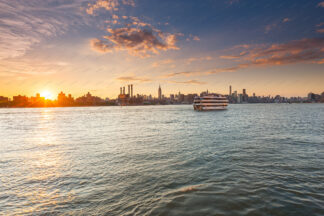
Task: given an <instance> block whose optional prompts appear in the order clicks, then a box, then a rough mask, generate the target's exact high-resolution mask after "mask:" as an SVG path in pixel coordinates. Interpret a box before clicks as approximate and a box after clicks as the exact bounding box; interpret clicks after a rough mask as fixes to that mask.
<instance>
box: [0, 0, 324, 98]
mask: <svg viewBox="0 0 324 216" xmlns="http://www.w3.org/2000/svg"><path fill="white" fill-rule="evenodd" d="M0 5H1V7H0V8H1V9H0V13H1V14H2V15H3V18H2V20H1V22H0V29H1V31H0V32H1V33H0V41H1V43H0V95H5V96H8V97H12V96H14V95H18V94H25V95H28V96H32V95H35V93H37V92H40V93H41V94H42V95H43V96H45V97H48V98H50V97H54V96H56V95H57V94H59V92H60V91H63V92H69V93H71V94H72V95H75V96H76V97H79V96H82V95H83V94H84V92H88V91H89V92H92V93H93V94H95V95H98V96H100V97H109V98H117V97H118V93H119V89H118V88H119V86H125V85H126V86H127V85H129V84H130V83H133V84H134V85H136V86H137V87H138V89H141V92H142V93H143V94H150V93H151V92H156V86H157V85H159V84H161V87H162V88H164V87H165V86H167V88H164V90H163V93H164V94H165V95H169V94H172V93H174V92H179V91H181V92H183V93H185V94H189V93H194V92H202V91H205V90H206V89H209V90H210V91H213V92H219V93H222V94H227V92H228V90H227V89H228V86H229V85H232V86H235V89H243V88H246V87H248V88H249V91H250V92H254V93H255V94H257V95H278V94H279V95H281V96H285V97H291V96H300V97H305V95H307V94H308V93H309V92H317V93H321V92H322V90H323V89H322V85H323V84H322V83H324V73H323V71H324V64H323V63H324V37H323V36H324V35H323V33H324V29H323V28H324V15H323V14H324V2H323V1H315V0H311V1H308V0H302V1H298V2H296V1H285V2H282V1H272V2H271V3H268V2H266V1H258V2H255V1H251V0H245V1H243V0H223V1H204V2H199V3H198V2H197V1H191V0H190V1H183V0H177V1H148V0H142V1H139V0H73V1H69V2H63V1H54V0H53V1H52V0H42V1H41V0H31V1H22V2H21V1H16V0H14V1H9V2H8V1H4V0H2V1H1V0H0ZM154 94H156V93H154Z"/></svg>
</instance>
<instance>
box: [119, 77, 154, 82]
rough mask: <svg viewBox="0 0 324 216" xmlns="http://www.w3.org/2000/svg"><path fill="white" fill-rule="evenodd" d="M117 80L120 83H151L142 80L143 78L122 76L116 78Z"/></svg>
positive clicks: (145, 79)
mask: <svg viewBox="0 0 324 216" xmlns="http://www.w3.org/2000/svg"><path fill="white" fill-rule="evenodd" d="M117 80H119V81H122V82H151V81H152V80H151V79H148V78H143V77H135V76H123V77H118V78H117Z"/></svg>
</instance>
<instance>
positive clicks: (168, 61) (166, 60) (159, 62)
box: [152, 59, 174, 67]
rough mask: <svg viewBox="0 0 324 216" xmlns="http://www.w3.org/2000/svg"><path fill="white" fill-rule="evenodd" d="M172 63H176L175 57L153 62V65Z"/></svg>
mask: <svg viewBox="0 0 324 216" xmlns="http://www.w3.org/2000/svg"><path fill="white" fill-rule="evenodd" d="M172 63H174V60H173V59H164V60H162V61H156V62H153V64H152V66H153V67H159V66H161V65H169V64H172Z"/></svg>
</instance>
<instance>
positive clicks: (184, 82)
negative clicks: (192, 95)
mask: <svg viewBox="0 0 324 216" xmlns="http://www.w3.org/2000/svg"><path fill="white" fill-rule="evenodd" d="M169 82H170V83H176V84H194V85H203V84H206V82H201V81H198V80H188V81H169Z"/></svg>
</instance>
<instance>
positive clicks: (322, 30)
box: [316, 28, 324, 33]
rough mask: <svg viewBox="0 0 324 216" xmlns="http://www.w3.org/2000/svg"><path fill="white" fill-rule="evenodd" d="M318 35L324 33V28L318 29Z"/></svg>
mask: <svg viewBox="0 0 324 216" xmlns="http://www.w3.org/2000/svg"><path fill="white" fill-rule="evenodd" d="M316 31H317V32H318V33H324V28H322V29H317V30H316Z"/></svg>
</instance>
